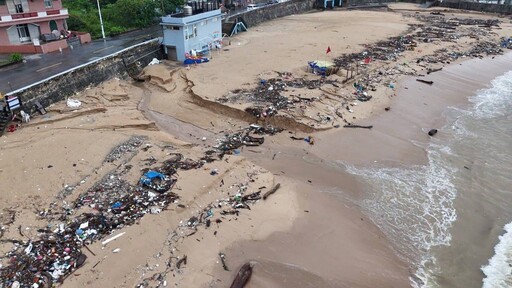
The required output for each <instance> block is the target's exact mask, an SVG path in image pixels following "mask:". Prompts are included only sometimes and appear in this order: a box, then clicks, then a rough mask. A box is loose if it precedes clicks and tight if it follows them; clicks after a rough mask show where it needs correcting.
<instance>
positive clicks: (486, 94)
mask: <svg viewBox="0 0 512 288" xmlns="http://www.w3.org/2000/svg"><path fill="white" fill-rule="evenodd" d="M491 85H492V87H491V88H487V89H484V90H481V91H479V92H478V93H477V95H475V96H473V97H470V99H469V100H470V101H471V102H472V103H474V104H475V107H474V117H476V118H478V119H490V118H494V117H497V116H504V115H506V114H507V113H508V111H510V109H511V108H512V104H511V101H510V99H511V98H512V71H509V72H507V73H505V74H504V75H502V76H499V77H497V78H496V79H494V80H492V81H491Z"/></svg>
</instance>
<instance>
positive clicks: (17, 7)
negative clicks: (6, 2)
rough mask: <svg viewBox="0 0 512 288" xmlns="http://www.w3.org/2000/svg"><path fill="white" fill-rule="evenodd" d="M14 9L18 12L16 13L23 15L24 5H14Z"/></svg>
mask: <svg viewBox="0 0 512 288" xmlns="http://www.w3.org/2000/svg"><path fill="white" fill-rule="evenodd" d="M14 9H15V10H16V13H23V5H21V3H20V4H16V3H14Z"/></svg>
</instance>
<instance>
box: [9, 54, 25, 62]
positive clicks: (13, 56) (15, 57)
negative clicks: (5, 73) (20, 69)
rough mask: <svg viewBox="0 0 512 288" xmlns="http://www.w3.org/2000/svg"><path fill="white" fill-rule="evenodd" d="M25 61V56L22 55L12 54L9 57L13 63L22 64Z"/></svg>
mask: <svg viewBox="0 0 512 288" xmlns="http://www.w3.org/2000/svg"><path fill="white" fill-rule="evenodd" d="M22 60H23V56H21V54H20V53H12V54H11V55H9V61H11V62H20V61H22Z"/></svg>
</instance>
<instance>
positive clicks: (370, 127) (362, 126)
mask: <svg viewBox="0 0 512 288" xmlns="http://www.w3.org/2000/svg"><path fill="white" fill-rule="evenodd" d="M343 127H345V128H364V129H372V128H373V125H368V126H366V125H353V124H348V125H344V126H343Z"/></svg>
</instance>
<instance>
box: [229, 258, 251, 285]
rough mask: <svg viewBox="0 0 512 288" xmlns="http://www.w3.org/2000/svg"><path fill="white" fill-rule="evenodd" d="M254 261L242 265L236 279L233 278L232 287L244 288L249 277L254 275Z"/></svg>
mask: <svg viewBox="0 0 512 288" xmlns="http://www.w3.org/2000/svg"><path fill="white" fill-rule="evenodd" d="M252 267H253V265H252V263H251V262H247V263H245V264H244V265H242V267H240V270H238V272H237V273H236V276H235V279H234V280H233V283H231V286H230V288H244V287H245V284H247V282H249V279H250V278H251V275H252Z"/></svg>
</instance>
